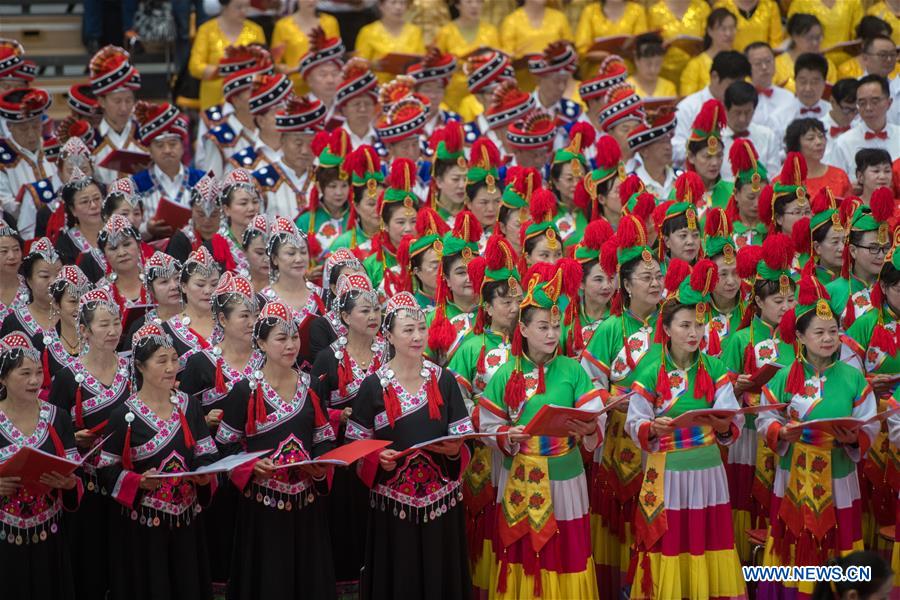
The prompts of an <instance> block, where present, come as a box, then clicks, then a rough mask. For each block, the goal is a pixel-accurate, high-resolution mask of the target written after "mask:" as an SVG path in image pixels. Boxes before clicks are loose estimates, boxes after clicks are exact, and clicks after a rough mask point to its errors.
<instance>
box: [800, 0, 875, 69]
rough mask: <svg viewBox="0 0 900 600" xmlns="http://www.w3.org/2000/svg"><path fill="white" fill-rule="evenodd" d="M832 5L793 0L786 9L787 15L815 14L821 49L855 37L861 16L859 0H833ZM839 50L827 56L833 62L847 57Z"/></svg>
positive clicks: (816, 1) (839, 61) (819, 1)
mask: <svg viewBox="0 0 900 600" xmlns="http://www.w3.org/2000/svg"><path fill="white" fill-rule="evenodd" d="M833 1H834V6H833V7H832V8H828V7H826V6H825V4H823V2H822V0H793V2H791V7H790V9H788V17H790V16H791V15H793V14H795V13H806V14H809V15H815V16H816V18H817V19H819V22H821V23H822V34H823V38H822V49H823V50H824V49H826V48H830V47H831V46H834V45H835V44H839V43H841V42H846V41H848V40H852V39H854V38H856V25H857V24H858V23H859V21H860V19H862V17H863V9H862V3H861V2H860V0H833ZM847 56H848V55H847V54H846V53H845V52H841V51H835V52H829V53H828V58H830V59H832V60H833V61H834V62H835V63H841V62H843V61H845V60H846V59H847Z"/></svg>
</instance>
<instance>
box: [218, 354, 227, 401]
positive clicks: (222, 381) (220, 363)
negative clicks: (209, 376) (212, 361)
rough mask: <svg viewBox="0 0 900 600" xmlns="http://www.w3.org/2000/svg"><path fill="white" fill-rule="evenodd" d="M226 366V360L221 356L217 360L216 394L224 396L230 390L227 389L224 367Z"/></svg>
mask: <svg viewBox="0 0 900 600" xmlns="http://www.w3.org/2000/svg"><path fill="white" fill-rule="evenodd" d="M224 365H225V359H223V358H222V357H221V356H220V357H219V358H217V359H216V393H217V394H224V393H226V392H227V391H228V388H226V387H225V372H224V370H223V367H224Z"/></svg>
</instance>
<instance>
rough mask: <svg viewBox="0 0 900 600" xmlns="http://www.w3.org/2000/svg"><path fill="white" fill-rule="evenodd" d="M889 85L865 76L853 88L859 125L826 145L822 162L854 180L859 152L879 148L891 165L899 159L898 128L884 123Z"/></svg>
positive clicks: (888, 100) (899, 129) (874, 76)
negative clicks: (889, 159) (884, 151)
mask: <svg viewBox="0 0 900 600" xmlns="http://www.w3.org/2000/svg"><path fill="white" fill-rule="evenodd" d="M891 103H892V100H891V97H890V85H889V84H888V81H887V79H885V78H884V77H882V76H880V75H866V76H865V77H863V78H862V79H860V80H859V86H858V87H857V88H856V105H857V106H858V107H859V116H860V122H859V123H857V124H856V125H854V126H853V127H851V128H850V130H849V131H847V132H846V133H844V134H842V135H841V136H840V137H838V138H837V140H835V141H834V143H832V144H830V145H829V149H828V152H827V154H826V156H825V162H827V163H828V164H832V165H834V166H836V167H837V168H839V169H843V170H844V171H845V172H846V173H847V175H848V176H849V177H850V181H855V179H856V153H857V151H859V150H860V149H861V148H881V149H883V150H887V152H888V154H890V155H891V161H894V160H897V158H898V157H900V126H898V125H894V124H893V123H888V122H887V114H888V111H889V110H890V108H891Z"/></svg>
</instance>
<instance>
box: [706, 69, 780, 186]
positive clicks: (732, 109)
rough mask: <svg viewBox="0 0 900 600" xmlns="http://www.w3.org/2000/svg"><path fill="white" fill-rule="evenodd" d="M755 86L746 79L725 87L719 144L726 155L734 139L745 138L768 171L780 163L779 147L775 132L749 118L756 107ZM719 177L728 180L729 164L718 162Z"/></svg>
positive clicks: (774, 170)
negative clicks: (725, 125) (725, 123)
mask: <svg viewBox="0 0 900 600" xmlns="http://www.w3.org/2000/svg"><path fill="white" fill-rule="evenodd" d="M757 98H758V94H757V93H756V89H755V88H754V87H753V86H752V85H750V84H749V83H747V82H746V81H735V82H734V83H732V84H731V85H730V86H728V89H727V90H725V118H726V119H727V120H728V126H727V127H726V128H725V129H723V130H722V145H723V147H724V148H723V151H724V153H725V156H728V153H729V151H730V150H731V146H732V144H734V140H735V139H739V138H749V139H750V141H751V142H753V146H754V147H755V148H756V151H757V153H758V154H759V160H760V162H762V164H763V165H764V166H765V167H766V170H768V171H769V172H770V173H775V172H777V171H778V168H779V167H780V166H781V162H782V156H781V146H782V144H779V143H778V140H777V139H776V138H775V134H774V133H773V132H772V130H771V129H769V128H768V127H766V126H765V125H759V124H758V123H755V122H754V121H753V114H754V111H755V110H756V106H757V104H756V103H757ZM721 173H722V179H725V180H728V181H731V180H732V172H731V165H730V164H728V163H727V161H722V171H721Z"/></svg>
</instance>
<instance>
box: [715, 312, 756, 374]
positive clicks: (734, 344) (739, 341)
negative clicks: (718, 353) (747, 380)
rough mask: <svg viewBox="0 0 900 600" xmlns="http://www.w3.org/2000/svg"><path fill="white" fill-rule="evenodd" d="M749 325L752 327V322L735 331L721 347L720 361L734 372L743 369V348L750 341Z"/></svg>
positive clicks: (739, 371)
mask: <svg viewBox="0 0 900 600" xmlns="http://www.w3.org/2000/svg"><path fill="white" fill-rule="evenodd" d="M750 327H753V324H750V325H749V326H748V327H747V328H746V329H741V330H738V331H735V332H734V334H733V335H730V336H729V337H728V339H727V340H726V341H725V348H723V349H722V362H723V363H724V365H725V367H726V368H727V369H728V370H730V371H733V372H734V373H741V372H742V371H743V367H744V350H745V348H746V347H747V344H748V343H750V340H749V339H748V335H749V331H750ZM745 332H746V333H745Z"/></svg>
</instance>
